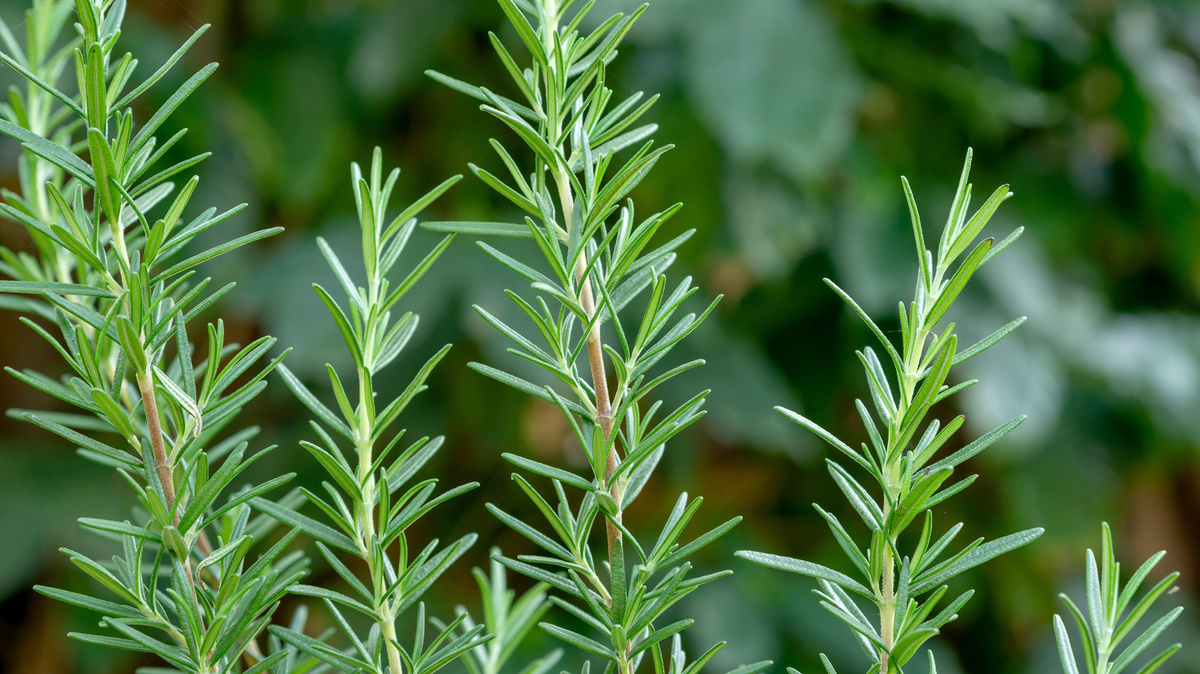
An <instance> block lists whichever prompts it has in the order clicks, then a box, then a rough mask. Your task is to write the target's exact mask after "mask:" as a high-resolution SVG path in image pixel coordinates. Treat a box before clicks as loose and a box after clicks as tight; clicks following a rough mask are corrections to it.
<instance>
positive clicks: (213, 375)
mask: <svg viewBox="0 0 1200 674" xmlns="http://www.w3.org/2000/svg"><path fill="white" fill-rule="evenodd" d="M72 12H74V17H75V19H76V20H77V23H75V25H74V27H73V28H74V30H73V33H74V35H71V34H70V33H71V32H72V31H70V30H68V29H67V25H68V23H69V21H70V19H71V16H72ZM124 14H125V2H124V0H77V1H76V2H75V3H74V6H73V7H72V6H71V4H70V3H61V2H58V3H56V2H49V1H46V0H36V1H35V2H34V4H33V7H32V9H31V10H30V11H29V12H28V13H27V15H26V19H27V20H26V35H27V38H26V41H25V44H24V47H22V45H20V44H18V43H17V41H16V39H15V37H14V36H13V33H12V31H11V30H9V28H8V27H7V26H0V28H2V30H0V42H2V43H3V45H2V46H3V50H2V51H0V61H3V63H4V64H6V65H7V66H8V67H10V68H12V69H13V70H15V71H17V72H18V73H19V74H20V75H22V76H23V77H24V78H25V79H26V81H27V83H28V86H27V89H26V90H25V92H24V93H22V92H21V91H20V90H19V89H14V90H13V91H12V95H11V96H10V99H9V103H8V104H7V105H3V106H0V133H2V134H4V135H5V136H8V137H10V138H13V139H15V140H17V141H19V142H20V143H21V145H22V148H23V153H22V155H21V158H20V160H19V162H20V164H19V174H20V178H21V180H20V188H21V191H20V193H19V194H13V193H6V194H5V203H3V204H0V214H2V215H3V216H4V217H6V218H8V219H10V220H12V221H14V222H16V223H18V224H21V225H23V226H24V227H25V228H26V230H27V231H28V232H29V234H30V236H31V238H32V239H33V241H34V243H35V245H36V248H37V252H38V256H37V257H34V256H32V255H28V254H26V253H14V252H12V251H9V250H6V249H0V274H3V275H4V276H6V277H8V280H3V281H0V293H3V294H4V301H3V306H6V307H9V308H13V309H16V310H18V311H21V312H23V313H25V314H27V316H24V317H22V321H24V322H25V323H26V325H28V326H29V327H30V328H31V329H32V330H34V331H35V332H36V333H37V334H38V335H39V336H41V337H42V338H43V339H45V340H46V341H47V342H48V343H50V344H51V345H52V346H53V347H54V348H55V350H56V351H57V352H58V353H59V354H60V355H61V356H62V357H63V359H64V360H65V361H66V364H67V365H68V368H69V371H68V374H67V375H66V376H64V377H62V378H61V379H60V380H55V379H52V378H50V377H47V376H45V375H42V374H39V373H37V372H33V371H29V370H25V371H21V372H18V371H16V370H13V369H11V368H9V369H8V371H9V373H10V374H12V375H13V376H15V377H17V378H18V379H20V380H22V381H23V382H25V383H27V384H29V385H31V386H33V387H35V388H37V389H39V390H41V391H43V392H45V393H48V394H50V395H51V396H54V397H55V398H58V399H59V400H61V401H63V402H66V403H67V404H69V405H71V406H73V407H75V408H78V410H79V413H78V414H76V413H71V414H57V413H55V414H49V413H34V412H25V411H19V410H14V411H13V412H15V413H16V414H17V415H18V416H21V417H22V418H24V419H26V420H28V421H30V422H32V423H34V424H36V425H38V426H40V427H42V428H44V429H46V430H49V431H51V432H53V433H55V434H57V435H59V436H61V437H63V438H64V439H66V440H67V441H69V442H70V443H72V444H73V445H75V446H77V447H79V453H80V454H81V455H82V456H84V457H86V458H88V459H91V460H93V461H96V462H98V463H101V464H104V465H107V466H110V467H113V468H115V469H117V471H118V472H119V473H120V474H121V475H122V477H124V478H125V480H126V482H128V483H129V485H130V486H131V487H132V489H133V492H134V495H135V497H136V499H137V506H138V507H137V508H136V509H135V510H134V511H133V513H132V515H131V519H132V521H130V520H125V521H121V522H118V521H112V520H101V519H93V518H82V519H80V523H81V524H82V525H83V526H84V527H86V528H88V529H92V530H95V531H98V532H101V533H102V534H103V535H105V536H107V537H109V538H115V539H117V540H119V541H121V544H122V553H123V555H122V556H116V557H114V558H113V562H112V564H100V563H98V562H96V561H94V560H92V559H90V558H89V557H87V556H85V555H82V554H80V553H76V552H73V551H70V550H66V551H65V552H66V553H67V554H68V555H69V556H70V557H71V561H72V562H74V563H75V565H76V566H78V567H79V568H80V569H82V570H83V571H84V572H85V573H87V574H88V575H89V576H91V577H92V578H93V579H94V580H96V581H97V582H98V583H99V584H100V585H103V586H104V587H105V588H106V589H107V590H108V592H110V593H111V594H112V595H115V599H101V598H97V597H91V596H88V595H83V594H78V593H74V592H67V591H63V590H57V589H53V588H42V587H39V588H37V589H38V590H39V591H40V592H42V593H44V594H46V595H48V596H50V597H53V598H56V599H59V600H62V601H64V602H67V603H70V604H75V605H78V606H82V607H84V608H87V609H90V610H93V611H97V612H99V613H101V614H102V616H103V619H102V620H101V621H100V625H101V626H102V627H103V628H105V631H106V633H104V634H98V635H93V634H75V635H72V636H75V637H76V638H78V639H81V640H83V641H87V642H91V643H96V644H101V645H104V646H109V647H116V648H121V649H125V650H130V651H138V652H147V651H149V652H152V653H155V654H157V655H158V656H160V657H161V658H162V659H163V660H164V661H166V662H167V663H169V664H170V665H171V666H172V667H174V668H175V669H177V670H180V671H184V672H192V673H195V674H209V673H210V672H229V671H240V670H241V667H242V666H243V665H245V666H246V667H254V666H255V665H258V671H262V670H263V669H265V668H266V667H269V666H271V665H273V664H275V663H278V662H280V661H281V660H283V659H284V658H285V657H286V653H279V652H272V653H269V654H264V653H263V652H262V651H261V650H260V649H259V648H258V646H257V645H256V643H255V639H256V637H257V635H258V634H259V633H260V632H261V631H262V630H263V628H264V626H265V625H266V623H267V622H269V621H270V619H271V615H272V613H273V612H274V610H275V608H276V606H277V605H278V601H279V599H280V598H281V597H282V596H283V594H285V593H286V592H287V589H288V587H289V586H291V585H292V584H293V583H295V582H296V580H297V579H298V578H299V577H300V576H301V575H303V573H304V563H303V561H302V557H301V556H299V555H284V554H283V550H284V548H285V547H286V545H287V542H288V541H289V540H290V538H289V537H285V538H284V539H283V541H281V543H280V544H279V545H276V546H274V547H272V548H271V549H270V550H268V551H267V552H266V553H264V554H263V555H261V556H260V557H258V559H257V560H252V559H250V558H249V557H248V555H249V553H250V550H251V549H252V543H253V542H254V541H255V540H256V539H260V540H261V539H262V538H263V537H265V536H267V535H268V534H269V532H270V531H271V529H272V528H273V527H274V522H273V520H270V519H264V518H260V517H254V518H253V519H251V515H250V509H249V506H248V505H247V503H246V502H247V501H249V500H250V499H252V498H254V497H256V496H258V495H261V494H265V493H267V492H269V491H270V490H272V489H274V488H275V487H278V486H280V485H282V484H283V483H285V482H286V481H287V480H289V479H290V478H291V475H290V474H289V475H284V476H281V477H278V478H275V479H272V480H268V481H266V482H263V483H261V484H250V485H247V486H246V487H245V488H244V489H242V490H241V491H238V492H236V493H235V494H231V495H229V497H228V498H227V499H220V496H221V494H222V493H223V492H225V491H226V488H227V487H228V486H229V485H230V484H231V483H232V481H233V480H234V479H236V478H237V477H238V476H239V475H240V474H241V473H242V471H243V470H245V468H246V467H248V466H249V465H250V464H252V463H253V462H254V460H255V459H257V458H258V457H259V456H262V454H263V452H265V451H268V450H269V449H270V448H267V449H264V450H262V451H259V452H257V453H252V454H249V455H247V452H246V450H247V448H248V446H249V441H250V440H251V439H252V438H253V437H254V435H256V433H257V429H256V428H248V429H245V430H242V431H240V432H237V433H233V434H231V435H225V434H224V433H223V431H224V429H225V428H226V427H227V426H228V425H229V424H230V422H231V421H233V419H234V418H235V417H236V415H237V414H238V412H240V410H241V409H242V407H243V406H245V405H246V403H248V402H249V401H250V400H251V399H253V398H254V397H255V396H256V395H257V394H258V393H259V392H261V391H262V390H263V387H265V386H266V384H265V382H264V381H263V379H264V377H265V376H266V375H267V374H268V373H269V372H270V371H271V370H272V369H273V368H274V367H275V366H276V365H278V363H279V362H280V361H281V360H282V358H283V356H282V355H281V356H278V357H277V358H275V359H273V360H265V361H264V359H267V356H268V354H269V353H270V351H271V350H272V348H273V347H274V343H275V340H274V339H272V338H270V337H263V338H261V339H258V340H256V341H254V342H252V343H251V344H249V345H247V346H246V347H244V348H242V347H239V346H238V345H236V344H229V345H227V344H225V338H224V327H223V325H222V324H221V322H220V321H218V322H217V323H216V324H210V325H209V326H208V354H207V359H206V360H205V361H204V366H203V367H202V368H200V369H198V370H197V369H194V368H193V348H194V345H193V343H192V342H191V341H190V339H189V334H188V327H189V326H188V324H189V323H190V322H192V321H194V319H195V318H196V317H197V316H198V315H199V314H200V313H201V312H202V311H204V310H206V309H207V308H209V307H210V306H211V305H212V304H213V303H215V302H216V301H217V300H218V299H220V298H221V297H222V296H223V295H225V294H226V293H227V292H229V291H230V290H231V289H232V287H233V284H229V285H226V286H224V287H222V288H220V289H218V290H216V291H208V290H207V287H208V284H209V280H208V279H203V280H199V281H197V280H196V279H194V278H192V277H193V275H194V274H195V271H194V268H195V267H196V266H198V265H200V264H201V263H203V262H206V261H208V260H211V259H213V258H215V257H217V256H219V255H222V254H224V253H227V252H229V251H231V250H234V249H236V248H238V247H240V246H242V245H245V244H248V243H252V242H254V241H257V240H259V239H262V238H264V237H268V236H271V235H273V234H275V233H277V232H279V231H280V230H279V229H278V228H276V229H268V230H262V231H257V232H253V233H251V234H248V235H245V236H242V237H238V238H235V239H231V240H227V241H225V242H223V243H220V244H218V245H216V246H214V247H212V248H209V249H207V250H200V251H193V252H191V253H190V255H188V256H186V257H185V256H183V255H182V254H181V253H183V252H184V251H185V250H186V249H189V248H190V247H191V244H192V242H193V240H194V239H195V238H196V237H197V235H199V234H200V233H201V232H205V231H207V230H210V229H212V228H214V227H215V226H217V225H219V224H220V223H221V222H223V221H225V220H226V219H228V218H229V217H231V216H232V215H234V214H235V213H236V212H237V211H238V210H240V208H241V207H238V208H235V209H233V210H231V211H227V212H225V213H221V214H218V213H217V211H216V209H215V208H210V209H207V210H205V211H203V212H201V213H199V214H195V215H192V216H188V217H190V218H191V220H186V219H184V218H185V213H187V211H188V207H189V205H190V201H191V197H192V195H193V193H194V191H195V189H196V185H197V183H198V180H199V179H198V178H197V177H196V176H194V175H192V176H190V177H189V176H188V172H189V171H190V170H191V169H192V168H193V167H195V166H196V165H197V164H199V163H200V162H201V161H203V160H204V159H205V158H207V156H208V154H207V153H205V154H201V155H197V156H195V157H191V158H188V159H184V160H183V161H180V162H178V163H175V164H171V165H164V164H163V162H162V159H163V158H164V156H165V155H166V153H167V152H168V151H169V150H170V149H171V148H172V146H174V145H175V144H176V143H177V142H178V141H179V140H180V138H182V137H183V134H184V131H179V132H177V133H175V134H174V135H172V136H171V137H170V138H168V139H167V140H165V141H161V142H160V140H159V138H158V137H157V136H156V135H155V134H156V133H158V131H159V130H161V129H162V128H163V127H164V126H165V124H166V122H167V120H168V119H169V117H170V115H171V114H172V113H173V112H174V111H175V110H176V109H177V108H178V107H179V106H180V105H182V104H183V103H184V101H185V100H186V99H187V98H188V97H189V96H190V95H191V94H192V92H193V91H195V90H196V88H197V87H199V86H200V84H201V83H203V82H204V81H205V79H207V78H208V77H209V75H211V74H212V72H213V71H214V70H215V69H216V64H210V65H208V66H205V67H204V68H202V69H200V70H199V71H198V72H196V73H195V74H194V75H192V76H191V77H190V78H188V79H187V80H186V81H185V82H183V84H182V85H180V86H179V87H178V89H176V90H175V92H174V93H173V94H172V95H171V96H169V97H168V98H167V100H166V103H164V105H163V106H162V107H161V108H159V109H158V110H156V111H155V112H154V113H153V114H152V115H150V116H149V118H148V119H146V120H145V121H144V122H141V123H139V122H138V121H136V120H135V119H134V114H133V110H132V105H133V103H134V102H135V101H136V100H138V99H139V97H140V96H141V95H142V94H143V93H144V92H146V91H147V90H149V89H150V88H151V87H153V86H154V85H155V84H157V83H158V82H160V81H162V80H163V79H164V78H165V77H166V76H167V75H168V73H169V72H170V71H171V70H172V68H173V66H175V65H176V64H177V63H178V62H179V61H180V60H181V59H182V58H183V57H184V55H185V53H186V52H187V51H188V48H189V47H190V46H191V45H192V44H193V43H194V42H195V41H196V40H197V39H198V38H199V37H200V36H201V35H202V34H203V33H204V31H205V29H206V28H207V27H203V28H201V29H200V30H198V31H196V33H195V34H194V35H193V36H192V37H191V38H190V39H189V40H187V42H186V43H184V45H183V46H181V47H180V48H179V49H178V50H177V51H176V52H175V53H174V54H173V55H172V56H171V57H170V58H169V59H168V60H167V62H166V63H164V64H163V65H162V66H161V67H159V68H158V69H157V70H156V71H154V72H153V73H152V74H151V75H150V76H149V77H147V78H146V79H144V80H142V81H141V82H140V83H139V84H137V85H136V86H132V85H133V82H134V79H133V77H134V73H135V71H136V68H137V65H138V61H137V59H135V58H134V57H133V55H131V54H128V53H126V54H124V55H123V56H122V55H120V53H119V52H118V51H117V45H118V43H119V38H120V35H121V23H122V20H123V18H124ZM72 66H73V67H72ZM65 72H71V73H74V75H75V81H74V82H73V83H72V85H73V88H74V89H75V90H77V91H78V92H79V93H78V94H76V95H67V94H65V93H64V91H63V89H64V87H63V82H62V80H63V77H64V73H65ZM176 181H179V182H178V183H177V182H176ZM177 188H178V189H177ZM30 317H32V318H30ZM34 319H38V320H34ZM46 325H48V326H49V327H45V326H46ZM52 331H54V332H57V333H58V334H57V335H55V334H53V332H52ZM285 355H286V354H285ZM114 435H115V439H114ZM97 436H99V437H97ZM264 663H265V664H264Z"/></svg>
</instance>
